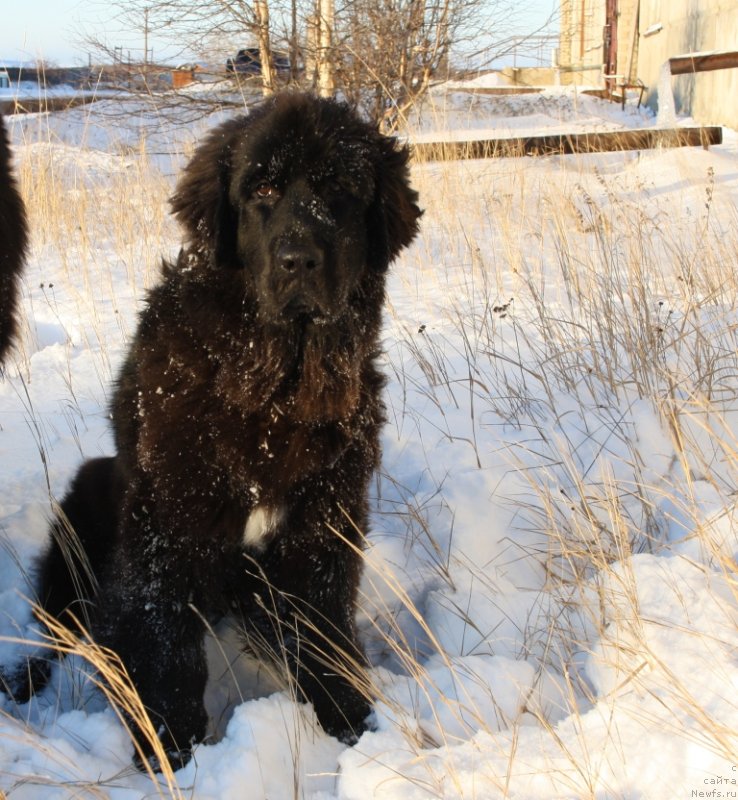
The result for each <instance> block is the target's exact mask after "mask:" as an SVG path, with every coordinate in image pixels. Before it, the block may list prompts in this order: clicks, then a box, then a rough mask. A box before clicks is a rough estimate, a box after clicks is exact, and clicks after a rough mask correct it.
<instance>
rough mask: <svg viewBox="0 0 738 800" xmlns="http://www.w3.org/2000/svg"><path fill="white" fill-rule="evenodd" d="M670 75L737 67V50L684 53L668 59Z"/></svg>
mask: <svg viewBox="0 0 738 800" xmlns="http://www.w3.org/2000/svg"><path fill="white" fill-rule="evenodd" d="M669 66H670V67H671V74H672V75H689V74H690V73H692V72H709V71H711V70H714V69H730V68H731V67H738V50H720V51H715V52H712V53H685V54H683V55H680V56H672V57H671V58H670V59H669Z"/></svg>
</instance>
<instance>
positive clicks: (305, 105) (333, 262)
mask: <svg viewBox="0 0 738 800" xmlns="http://www.w3.org/2000/svg"><path fill="white" fill-rule="evenodd" d="M407 162H408V151H407V148H406V147H402V146H398V145H397V143H396V142H395V141H394V140H392V139H390V138H387V137H385V136H382V135H381V134H380V133H379V132H378V131H377V130H376V129H375V128H373V127H372V126H371V125H369V124H367V123H366V122H364V121H363V120H361V119H360V118H359V117H358V115H357V114H356V113H355V112H354V111H353V110H352V109H350V108H349V107H348V106H347V105H345V104H343V103H339V102H336V101H334V100H325V99H320V98H316V97H313V96H311V95H303V94H284V95H279V96H276V97H274V98H271V99H269V100H267V101H265V102H264V103H263V104H262V105H261V106H259V107H258V108H257V109H255V110H253V111H252V112H251V113H250V114H249V115H248V116H245V117H238V118H236V119H232V120H229V121H228V122H226V123H224V124H223V125H221V126H219V127H218V128H216V129H215V130H213V131H212V132H211V133H210V135H209V136H208V137H207V138H206V140H205V141H204V143H203V144H202V145H201V146H200V147H199V149H198V150H197V151H196V153H195V155H194V157H193V158H192V160H191V162H190V163H189V165H188V166H187V168H186V169H185V171H184V174H183V176H182V178H181V179H180V181H179V184H178V186H177V189H176V192H175V194H174V196H173V198H172V208H173V210H174V212H175V214H176V216H177V218H178V219H179V221H180V222H181V223H182V224H183V225H184V227H185V229H186V231H187V234H188V238H189V241H190V244H191V245H192V246H194V247H195V248H196V249H198V250H200V251H203V250H204V251H205V252H207V253H208V256H209V259H210V262H211V263H212V264H213V265H214V266H216V267H217V268H219V269H220V268H222V269H238V270H242V271H243V273H244V278H245V281H246V283H247V285H248V286H249V287H251V288H252V290H253V293H254V296H255V299H256V303H257V310H258V314H259V315H260V316H261V317H262V318H264V319H265V320H266V321H268V322H269V323H270V324H287V325H289V324H291V323H294V322H295V321H296V320H300V321H301V322H303V323H305V324H309V325H321V324H326V323H330V322H331V321H333V320H336V319H338V318H340V317H341V315H342V314H344V312H345V310H346V308H347V305H348V304H349V303H350V302H352V301H353V302H354V303H356V302H357V300H356V297H357V293H358V294H360V293H361V289H360V287H361V285H362V282H363V279H364V278H365V277H366V276H371V275H375V276H376V275H381V274H382V273H384V272H385V271H386V269H387V267H388V265H389V263H390V262H391V261H392V259H394V257H395V256H396V255H397V254H398V253H399V251H400V250H401V249H402V248H403V247H405V246H406V245H408V244H409V243H410V242H411V241H412V239H413V237H414V236H415V234H416V232H417V227H418V218H419V217H420V214H421V211H420V210H419V208H418V206H417V205H416V201H417V194H416V192H414V191H413V190H412V189H411V187H410V184H409V171H408V166H407Z"/></svg>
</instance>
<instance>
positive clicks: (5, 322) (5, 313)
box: [0, 117, 28, 364]
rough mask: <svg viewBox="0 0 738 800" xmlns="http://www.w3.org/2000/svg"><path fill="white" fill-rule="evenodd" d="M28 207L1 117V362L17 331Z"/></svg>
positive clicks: (26, 241)
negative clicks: (19, 282) (17, 177)
mask: <svg viewBox="0 0 738 800" xmlns="http://www.w3.org/2000/svg"><path fill="white" fill-rule="evenodd" d="M27 243H28V229H27V226H26V210H25V207H24V205H23V200H21V196H20V194H19V193H18V187H17V185H16V183H15V179H14V177H13V172H12V170H11V167H10V147H9V145H8V135H7V133H6V131H5V124H4V123H3V119H2V117H0V364H2V363H3V360H4V358H5V354H6V353H7V351H8V348H9V347H10V343H11V340H12V338H13V336H14V335H15V333H16V328H17V320H16V307H17V305H18V279H19V277H20V271H21V267H22V266H23V260H24V257H25V254H26V246H27Z"/></svg>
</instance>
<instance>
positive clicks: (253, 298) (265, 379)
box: [30, 94, 421, 763]
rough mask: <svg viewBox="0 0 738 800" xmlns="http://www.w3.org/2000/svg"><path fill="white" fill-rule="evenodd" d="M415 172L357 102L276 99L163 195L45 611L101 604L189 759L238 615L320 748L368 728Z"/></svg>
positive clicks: (171, 740) (48, 567)
mask: <svg viewBox="0 0 738 800" xmlns="http://www.w3.org/2000/svg"><path fill="white" fill-rule="evenodd" d="M407 161H408V152H407V150H406V149H405V148H404V147H401V146H398V145H397V144H396V143H395V142H394V141H393V140H392V139H389V138H386V137H383V136H381V135H380V134H379V133H378V132H376V131H375V129H374V128H373V127H371V126H370V125H368V124H366V123H365V122H363V121H361V120H360V119H359V117H358V116H357V115H356V114H355V113H354V112H353V111H352V110H351V109H349V108H348V107H347V106H345V105H343V104H341V103H338V102H335V101H332V100H322V99H317V98H314V97H311V96H307V95H299V94H286V95H282V96H278V97H276V98H273V99H270V100H268V101H266V102H265V103H264V104H263V105H261V106H260V107H259V108H258V109H256V110H255V111H253V112H252V113H251V114H249V115H248V116H246V117H240V118H237V119H233V120H230V121H228V122H226V123H225V124H223V125H221V126H220V127H218V128H217V129H215V130H214V131H213V132H212V133H211V134H210V135H209V136H208V138H207V139H206V140H205V142H204V143H203V144H202V145H201V146H200V148H199V149H198V150H197V152H196V153H195V155H194V157H193V159H192V161H191V162H190V164H189V166H188V167H187V168H186V169H185V171H184V174H183V176H182V178H181V179H180V181H179V184H178V186H177V189H176V191H175V194H174V196H173V198H172V207H173V210H174V213H175V215H176V217H177V218H178V220H179V221H180V222H181V223H182V225H183V226H184V229H185V231H186V234H187V243H186V246H185V248H184V249H183V250H182V251H181V253H180V255H179V257H178V259H177V262H176V263H174V264H165V265H164V270H163V279H162V280H161V282H160V283H159V285H158V286H156V287H155V288H154V289H153V291H151V293H150V295H149V297H148V305H147V307H146V308H145V310H144V311H143V313H142V314H141V317H140V320H139V326H138V332H137V334H136V337H135V339H134V341H133V343H132V346H131V348H130V352H129V354H128V357H127V360H126V362H125V364H124V366H123V368H122V371H121V374H120V376H119V379H118V385H117V391H116V393H115V396H114V399H113V404H112V417H113V427H114V433H115V441H116V446H117V455H116V456H115V457H114V458H108V459H99V460H96V461H92V462H88V463H87V464H85V465H84V466H83V467H82V469H81V470H80V472H79V474H78V476H77V478H76V480H75V482H74V483H73V485H72V487H71V490H70V492H69V494H68V495H67V497H66V498H65V499H64V501H63V503H62V510H63V515H66V517H67V521H66V522H68V524H66V523H62V521H61V519H62V516H63V515H60V519H59V520H58V521H57V523H56V524H55V526H54V529H53V534H54V535H53V537H52V543H51V545H50V548H49V550H48V552H47V553H46V555H45V557H44V558H43V560H42V563H41V565H40V587H39V597H40V600H41V602H42V603H43V605H44V606H45V608H46V610H48V611H49V612H51V613H52V614H54V615H57V616H62V617H64V614H65V611H66V610H67V609H69V610H71V611H72V612H74V613H75V614H76V616H78V617H80V616H82V612H85V611H86V610H87V606H88V605H90V604H89V603H88V600H90V599H92V600H93V601H94V603H93V605H96V608H95V611H94V614H93V617H92V629H93V632H94V634H95V638H96V640H97V641H98V642H99V643H100V644H103V645H106V646H108V647H110V648H112V649H113V650H115V651H116V652H117V653H118V654H119V655H120V656H121V658H122V660H123V662H124V664H125V665H126V667H127V669H128V670H129V672H130V674H131V676H132V678H133V680H134V683H135V685H136V687H137V689H138V691H139V693H140V695H141V697H142V699H143V701H144V703H145V705H146V706H147V707H148V708H149V710H150V712H151V713H152V715H153V717H154V724H155V726H157V727H158V726H159V725H160V724H162V731H163V733H162V739H163V740H164V744H165V746H166V748H167V750H168V752H169V753H170V756H171V757H172V759H173V760H174V761H175V762H176V763H181V761H183V760H185V759H186V758H187V752H188V748H189V747H190V744H191V742H193V741H198V740H200V739H202V737H203V735H204V733H205V725H206V718H205V711H204V708H203V700H202V697H203V690H204V687H205V682H206V677H207V676H206V665H205V657H204V652H203V635H204V632H205V625H206V621H214V620H216V619H218V618H220V617H222V616H223V615H226V614H234V613H235V614H236V615H237V616H238V617H240V618H241V619H242V621H243V630H244V634H245V638H246V640H247V642H249V643H252V644H253V643H260V646H264V645H265V643H266V645H267V646H268V647H269V648H271V650H272V651H273V652H274V653H276V654H277V657H282V658H284V660H285V661H286V662H287V663H288V665H289V668H290V669H291V671H292V674H293V677H294V678H295V681H296V686H297V687H298V691H299V692H300V694H301V695H302V696H303V697H304V699H306V700H309V701H311V702H312V703H313V705H314V708H315V711H316V713H317V716H318V719H319V721H320V723H321V724H322V726H323V728H324V729H325V730H326V731H328V732H329V733H331V734H333V735H336V736H339V737H341V738H343V739H344V740H350V739H351V738H352V737H354V736H356V735H358V734H359V733H360V732H361V731H362V730H363V729H364V724H365V718H366V716H367V714H368V712H369V708H370V707H369V703H368V701H367V699H366V697H365V696H364V694H363V693H362V692H360V691H359V690H357V688H356V685H355V682H353V681H352V680H351V679H350V675H351V674H352V673H354V674H356V677H357V678H359V677H360V675H361V672H362V669H363V664H364V660H363V656H362V653H361V649H360V646H359V644H358V643H357V641H356V635H355V631H354V614H355V601H356V593H357V587H358V583H359V578H360V570H361V555H360V548H361V535H360V533H359V531H364V530H365V529H366V524H367V486H368V482H369V480H370V477H371V475H372V472H373V470H374V469H375V467H376V466H377V463H378V460H379V443H378V436H379V429H380V426H381V425H382V422H383V416H384V412H383V406H382V401H381V397H380V395H381V391H382V386H383V378H382V375H381V374H380V372H379V371H378V369H377V366H376V359H377V355H378V345H379V342H378V336H379V331H380V321H381V319H380V318H381V313H382V311H381V309H382V305H383V299H384V285H385V273H386V271H387V267H388V265H389V264H390V262H391V261H392V260H393V259H394V257H395V256H396V255H397V254H398V252H399V251H400V250H401V249H402V248H403V247H405V246H406V245H407V244H408V243H409V242H410V241H411V240H412V239H413V237H414V236H415V234H416V231H417V222H418V218H419V216H420V213H421V212H420V211H419V209H418V207H417V205H416V200H417V195H416V193H415V192H414V191H413V190H412V189H411V188H410V185H409V181H408V167H407ZM69 529H73V531H74V534H70V533H69ZM70 538H72V539H75V540H76V539H78V540H79V541H78V542H77V544H81V549H82V550H83V551H84V552H85V554H86V561H88V562H89V564H85V565H83V564H82V563H81V562H80V559H79V558H78V557H77V556H73V557H72V559H71V561H72V566H73V567H74V569H75V571H76V572H77V573H78V577H77V579H76V580H75V581H73V580H72V579H71V576H70V570H69V553H70V552H72V553H74V552H79V548H75V547H70V546H69V539H70ZM96 583H97V584H99V590H98V591H97V592H96V591H95V584H96ZM70 619H71V617H68V618H67V620H68V621H69V620H70ZM30 673H31V678H32V679H35V680H36V682H37V683H39V682H41V683H42V682H43V680H44V677H45V675H44V670H43V669H42V668H39V667H38V665H36V668H35V669H31V670H30Z"/></svg>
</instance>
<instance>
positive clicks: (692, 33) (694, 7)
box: [638, 0, 738, 128]
mask: <svg viewBox="0 0 738 800" xmlns="http://www.w3.org/2000/svg"><path fill="white" fill-rule="evenodd" d="M657 25H662V26H663V27H662V29H661V30H660V31H659V32H658V33H653V34H652V35H649V36H645V35H644V34H645V33H646V32H647V31H648V30H649V28H650V29H653V27H654V26H657ZM639 29H640V41H639V52H638V77H639V78H640V79H641V80H642V81H643V82H644V83H645V84H646V85H647V86H648V100H647V102H648V104H649V105H650V106H651V107H653V108H654V109H657V108H658V84H659V71H660V70H661V67H662V65H663V64H664V62H665V61H666V60H667V59H669V58H670V57H672V56H677V55H682V54H684V53H693V52H700V51H704V50H736V49H738V2H736V0H641V10H640V25H639ZM671 85H672V89H673V92H674V101H675V104H676V110H677V113H681V114H689V115H691V116H692V117H694V119H695V120H696V121H697V122H700V123H702V124H705V125H710V124H715V125H728V126H729V127H731V128H738V102H736V97H738V68H735V69H722V70H715V71H714V72H700V73H696V74H694V75H678V76H675V77H673V78H672V79H671Z"/></svg>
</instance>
